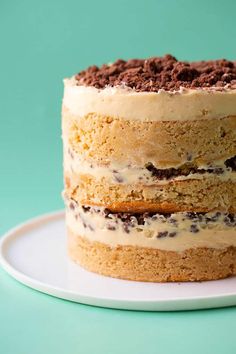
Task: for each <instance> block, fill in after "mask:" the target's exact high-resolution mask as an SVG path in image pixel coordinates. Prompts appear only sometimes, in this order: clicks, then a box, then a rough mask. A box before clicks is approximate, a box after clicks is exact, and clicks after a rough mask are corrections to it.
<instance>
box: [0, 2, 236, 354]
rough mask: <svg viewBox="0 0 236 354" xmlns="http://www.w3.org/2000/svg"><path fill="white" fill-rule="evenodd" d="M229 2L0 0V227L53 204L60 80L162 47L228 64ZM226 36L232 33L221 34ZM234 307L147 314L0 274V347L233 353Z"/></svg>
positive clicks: (58, 178)
mask: <svg viewBox="0 0 236 354" xmlns="http://www.w3.org/2000/svg"><path fill="white" fill-rule="evenodd" d="M235 13H236V2H235V1H233V0H232V1H231V0H225V1H224V2H223V1H218V2H217V1H213V0H208V1H207V2H206V1H205V0H198V1H192V0H178V1H175V0H169V1H161V0H159V1H155V0H147V1H140V0H136V1H135V0H130V1H125V0H121V1H119V2H113V1H108V0H101V1H99V2H95V1H86V2H85V1H79V0H77V1H76V0H74V1H73V0H68V1H56V0H51V1H47V0H43V1H37V2H36V1H30V0H22V1H18V2H16V1H15V2H13V1H4V0H3V1H1V2H0V37H1V38H0V40H1V41H0V42H1V56H0V63H1V69H0V71H1V76H0V77H1V84H0V118H1V120H0V161H1V170H0V182H1V183H0V234H1V235H2V234H3V233H4V232H6V231H7V230H8V229H9V228H11V227H13V226H15V225H16V224H17V223H19V222H22V221H24V220H25V219H28V218H30V217H33V216H36V215H39V214H41V213H45V212H48V211H51V210H56V209H60V208H62V207H63V204H62V200H61V196H60V193H61V190H62V166H61V155H62V153H61V152H62V145H61V139H60V135H61V130H60V111H61V99H62V92H63V85H62V79H63V78H64V77H67V76H70V75H72V74H73V73H75V72H78V71H79V70H81V69H83V68H84V67H86V66H88V65H91V64H94V63H96V64H101V63H103V62H109V61H113V60H114V59H116V58H119V57H123V58H129V57H147V56H153V55H162V54H164V53H166V52H167V53H168V52H172V53H173V54H175V55H176V56H177V57H179V58H180V59H190V60H195V59H196V60H199V59H210V58H217V57H220V58H221V57H227V58H229V59H233V58H234V59H235V57H236V55H235V54H236V51H235V45H234V43H233V38H235V36H236V26H235V22H234V16H235ZM229 34H230V35H229ZM235 325H236V307H233V308H225V309H214V310H205V311H189V312H173V313H171V312H168V313H158V312H157V313H148V312H131V311H118V310H111V309H102V308H96V307H90V306H85V305H80V304H76V303H72V302H67V301H63V300H60V299H57V298H53V297H50V296H47V295H45V294H41V293H39V292H37V291H34V290H32V289H29V288H27V287H25V286H23V285H21V284H20V283H18V282H16V281H15V280H14V279H12V278H11V277H10V276H8V275H7V274H6V273H5V272H4V271H3V270H1V269H0V353H3V354H13V353H14V354H38V353H44V354H49V353H50V354H53V353H57V354H61V353H67V354H68V353H69V354H73V353H82V354H87V353H96V354H99V353H108V352H109V353H113V354H116V353H131V354H133V353H135V354H139V353H140V354H141V353H144V352H145V353H147V354H149V353H150V354H151V353H167V354H168V353H175V354H178V353H181V354H185V353H190V352H191V353H192V354H195V353H214V354H218V353H220V354H222V353H223V352H225V353H226V354H231V353H232V354H233V353H236V338H235Z"/></svg>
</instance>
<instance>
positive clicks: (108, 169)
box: [64, 147, 236, 185]
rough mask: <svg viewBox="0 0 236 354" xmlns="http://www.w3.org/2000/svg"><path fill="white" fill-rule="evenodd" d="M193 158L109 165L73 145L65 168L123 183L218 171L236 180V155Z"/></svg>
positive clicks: (194, 176) (193, 176) (67, 150)
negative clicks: (161, 164) (207, 160)
mask: <svg viewBox="0 0 236 354" xmlns="http://www.w3.org/2000/svg"><path fill="white" fill-rule="evenodd" d="M190 161H191V157H189V162H187V163H186V164H184V165H182V166H180V167H179V168H166V169H159V168H157V167H155V166H154V165H153V164H152V163H147V164H146V166H144V167H143V168H140V167H133V166H130V165H128V166H121V165H118V164H113V165H109V166H102V165H100V166H99V165H95V164H94V163H89V162H86V161H82V160H81V159H80V156H79V155H78V154H76V153H75V152H73V151H72V150H71V149H70V148H68V147H65V152H64V168H65V171H69V172H72V173H77V174H89V175H92V176H94V177H96V178H97V179H101V178H103V177H105V178H106V179H108V180H110V181H111V183H119V184H135V183H143V184H147V185H148V184H153V183H159V184H165V183H168V182H169V181H178V180H185V179H203V178H205V177H208V176H209V175H217V176H219V177H220V178H221V179H223V180H235V179H236V177H235V174H234V173H232V172H236V156H234V157H232V158H230V159H227V160H226V161H224V162H222V163H221V164H215V165H213V164H212V165H211V166H201V167H196V166H194V165H193V164H191V162H190Z"/></svg>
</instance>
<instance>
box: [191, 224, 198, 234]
mask: <svg viewBox="0 0 236 354" xmlns="http://www.w3.org/2000/svg"><path fill="white" fill-rule="evenodd" d="M190 232H192V233H194V234H196V233H197V232H199V228H198V227H197V225H195V224H192V225H191V226H190Z"/></svg>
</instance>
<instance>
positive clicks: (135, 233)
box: [66, 200, 236, 252]
mask: <svg viewBox="0 0 236 354" xmlns="http://www.w3.org/2000/svg"><path fill="white" fill-rule="evenodd" d="M66 204H67V210H66V225H67V227H68V228H69V229H70V230H71V231H72V232H73V233H74V234H76V235H80V236H83V237H86V238H87V239H88V240H90V241H91V242H95V241H96V242H101V243H103V244H107V245H109V246H111V247H116V246H120V245H123V246H124V245H126V246H138V247H147V248H155V249H161V250H168V251H175V252H183V251H185V250H187V249H191V248H199V247H200V248H201V247H207V248H216V249H222V248H223V249H224V248H227V247H230V246H235V247H236V215H235V214H228V213H220V212H215V213H206V214H203V213H172V214H157V213H144V214H131V213H112V212H111V211H109V210H108V209H104V208H102V209H101V208H97V207H95V208H91V207H84V206H80V205H79V204H78V203H76V202H75V201H73V200H66Z"/></svg>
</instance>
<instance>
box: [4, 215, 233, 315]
mask: <svg viewBox="0 0 236 354" xmlns="http://www.w3.org/2000/svg"><path fill="white" fill-rule="evenodd" d="M65 240H66V235H65V221H64V213H63V212H55V213H51V214H47V215H43V216H41V217H38V218H35V219H32V220H30V221H28V222H26V223H24V224H22V225H19V226H18V227H16V228H14V229H13V230H11V231H9V232H8V233H7V234H6V235H5V236H4V237H3V238H2V239H1V242H0V263H1V265H2V266H3V268H4V269H5V270H6V271H7V272H8V273H9V274H10V275H12V276H13V277H14V278H15V279H17V280H18V281H20V282H21V283H23V284H25V285H28V286H29V287H31V288H34V289H36V290H39V291H42V292H44V293H47V294H50V295H53V296H57V297H60V298H63V299H67V300H71V301H76V302H80V303H83V304H89V305H96V306H103V307H111V308H118V309H129V310H148V311H156V310H158V311H173V310H194V309H203V308H212V307H222V306H232V305H236V277H231V278H228V279H225V280H218V281H211V282H199V283H165V284H158V283H144V282H133V281H126V280H118V279H112V278H109V277H104V276H101V275H97V274H94V273H90V272H88V271H86V270H84V269H82V268H81V267H79V266H78V265H76V264H74V263H73V262H71V261H70V260H69V259H68V257H67V254H66V241H65Z"/></svg>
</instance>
